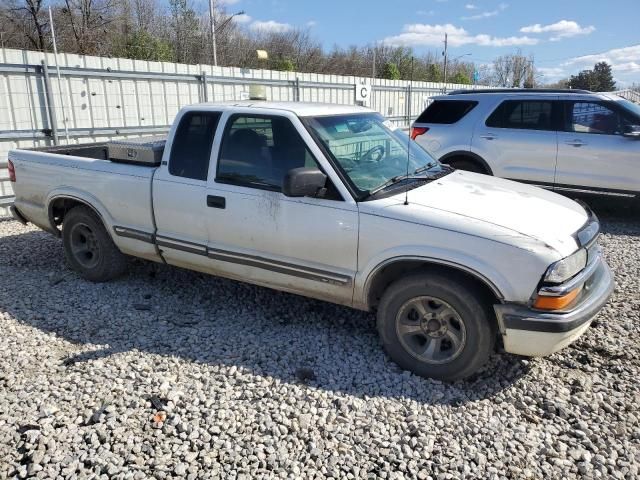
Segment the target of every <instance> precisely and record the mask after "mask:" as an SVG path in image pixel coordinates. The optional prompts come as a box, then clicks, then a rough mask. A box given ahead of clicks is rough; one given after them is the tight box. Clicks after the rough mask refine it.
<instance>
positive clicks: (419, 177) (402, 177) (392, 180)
mask: <svg viewBox="0 0 640 480" xmlns="http://www.w3.org/2000/svg"><path fill="white" fill-rule="evenodd" d="M420 168H422V167H420ZM418 170H420V169H418ZM420 171H421V172H422V171H423V170H420ZM414 173H415V172H414ZM402 180H431V177H428V176H424V175H414V174H409V175H407V174H404V175H396V176H395V177H391V178H390V179H389V180H387V181H386V182H384V183H383V184H382V185H380V186H378V187H376V188H374V189H373V190H369V194H368V195H367V198H368V197H371V196H372V195H375V194H376V193H378V192H379V191H381V190H384V189H385V188H387V187H390V186H391V185H393V184H394V183H398V182H400V181H402Z"/></svg>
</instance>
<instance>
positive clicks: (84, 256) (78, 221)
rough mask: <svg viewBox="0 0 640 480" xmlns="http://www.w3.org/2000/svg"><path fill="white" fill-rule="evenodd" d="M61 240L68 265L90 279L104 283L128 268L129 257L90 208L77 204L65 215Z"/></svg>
mask: <svg viewBox="0 0 640 480" xmlns="http://www.w3.org/2000/svg"><path fill="white" fill-rule="evenodd" d="M62 243H63V246H64V254H65V258H66V260H67V263H68V264H69V266H70V267H71V268H72V269H73V270H75V271H77V272H78V273H79V274H80V275H81V276H82V277H83V278H85V279H87V280H90V281H92V282H105V281H108V280H111V279H113V278H116V277H118V276H120V275H122V273H124V271H125V270H126V267H127V259H126V257H125V256H124V255H123V254H122V253H121V252H120V250H118V247H116V246H115V244H114V243H113V240H111V237H110V236H109V234H108V233H107V230H106V229H105V228H104V225H103V224H102V221H101V220H100V217H98V215H96V213H95V212H94V211H93V210H91V209H90V208H88V207H85V206H78V207H74V208H73V209H71V210H70V211H69V212H68V213H67V214H66V215H65V217H64V223H63V224H62Z"/></svg>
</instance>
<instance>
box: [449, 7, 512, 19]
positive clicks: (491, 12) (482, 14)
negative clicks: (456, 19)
mask: <svg viewBox="0 0 640 480" xmlns="http://www.w3.org/2000/svg"><path fill="white" fill-rule="evenodd" d="M469 7H471V8H469ZM466 8H468V9H469V10H475V9H477V8H478V7H476V6H475V5H473V4H469V5H466ZM507 8H509V4H508V3H501V4H500V5H498V8H496V9H495V10H488V11H486V12H480V13H477V14H476V15H469V16H468V17H461V20H482V19H483V18H490V17H495V16H497V15H500V12H502V11H504V10H506V9H507Z"/></svg>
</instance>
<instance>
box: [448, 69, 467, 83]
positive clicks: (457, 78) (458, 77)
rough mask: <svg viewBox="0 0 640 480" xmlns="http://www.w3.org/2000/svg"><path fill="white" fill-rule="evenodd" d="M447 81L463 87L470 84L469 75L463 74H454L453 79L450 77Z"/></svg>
mask: <svg viewBox="0 0 640 480" xmlns="http://www.w3.org/2000/svg"><path fill="white" fill-rule="evenodd" d="M449 81H450V82H451V83H460V84H463V85H470V84H471V79H470V78H469V75H467V74H466V73H465V72H456V74H455V75H454V76H453V77H451V79H449Z"/></svg>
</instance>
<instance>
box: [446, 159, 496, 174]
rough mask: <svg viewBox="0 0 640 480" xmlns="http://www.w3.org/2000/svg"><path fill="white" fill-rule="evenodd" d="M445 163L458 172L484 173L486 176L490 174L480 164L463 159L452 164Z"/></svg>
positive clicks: (451, 162) (453, 161)
mask: <svg viewBox="0 0 640 480" xmlns="http://www.w3.org/2000/svg"><path fill="white" fill-rule="evenodd" d="M445 163H448V164H449V165H451V166H452V167H453V168H455V169H456V170H466V171H467V172H474V173H484V174H485V175H486V174H488V173H489V172H487V169H486V168H484V167H483V166H482V165H480V164H479V163H478V162H475V161H473V160H467V159H464V158H463V159H460V160H452V161H450V162H445Z"/></svg>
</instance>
